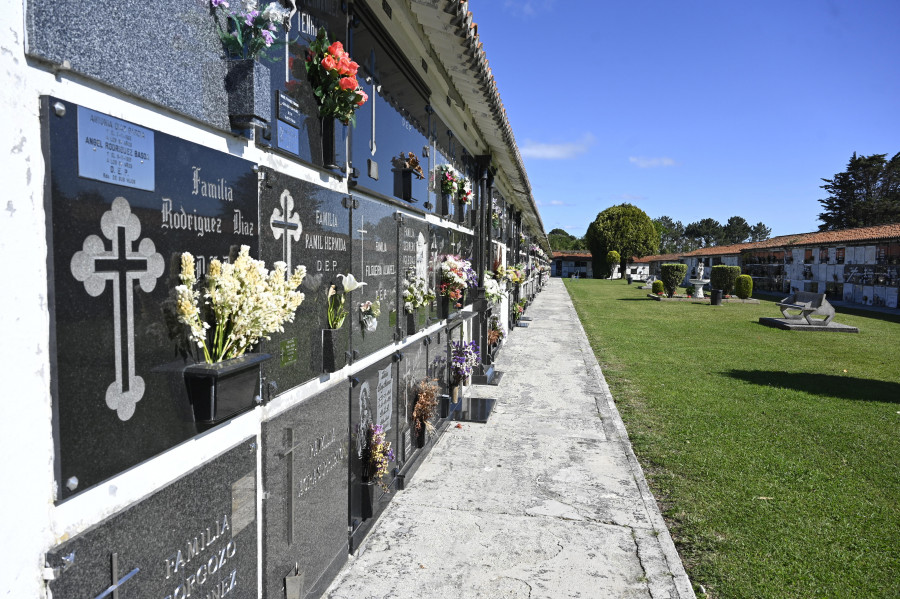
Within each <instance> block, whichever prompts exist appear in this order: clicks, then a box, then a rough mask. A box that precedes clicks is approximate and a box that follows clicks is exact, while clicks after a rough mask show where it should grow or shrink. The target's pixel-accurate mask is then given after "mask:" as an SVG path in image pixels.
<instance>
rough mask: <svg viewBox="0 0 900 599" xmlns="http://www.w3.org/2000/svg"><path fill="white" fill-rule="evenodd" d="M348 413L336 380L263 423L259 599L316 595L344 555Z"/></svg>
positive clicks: (344, 391)
mask: <svg viewBox="0 0 900 599" xmlns="http://www.w3.org/2000/svg"><path fill="white" fill-rule="evenodd" d="M348 410H349V404H348V392H347V385H346V384H342V385H339V386H337V387H334V388H332V389H330V390H328V391H325V392H323V393H320V394H318V395H316V396H314V397H311V398H310V399H308V400H306V401H304V402H302V403H301V404H299V405H297V406H295V407H293V408H291V409H289V410H288V411H286V412H284V413H282V414H279V415H278V416H276V417H275V418H273V419H272V420H270V421H268V422H265V423H263V428H262V439H263V485H264V487H265V490H266V493H267V495H266V496H267V500H266V501H265V503H264V504H263V522H264V523H265V529H264V534H263V539H264V541H263V555H264V559H263V561H264V563H265V577H264V583H263V584H264V591H265V592H264V596H265V597H268V598H272V599H283V598H284V597H285V596H286V595H285V593H286V590H287V587H288V585H290V586H291V587H292V591H294V592H296V591H299V594H296V595H294V596H296V597H300V598H301V599H302V598H304V597H308V596H313V597H317V596H319V594H321V592H322V591H323V590H324V588H325V586H327V584H328V582H329V581H330V580H331V576H330V575H329V574H330V573H333V572H334V571H335V570H336V569H338V568H340V566H341V565H342V564H343V563H344V562H345V561H346V559H347V553H348V552H347V548H348V545H347V468H348V463H349V456H350V452H349V449H348V447H349V445H348V443H349V438H348V436H347V422H348V419H349V413H348ZM288 596H291V595H288Z"/></svg>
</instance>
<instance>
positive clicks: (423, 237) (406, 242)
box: [398, 214, 435, 333]
mask: <svg viewBox="0 0 900 599" xmlns="http://www.w3.org/2000/svg"><path fill="white" fill-rule="evenodd" d="M429 235H430V232H429V227H428V223H426V222H425V221H424V220H422V219H421V218H417V217H415V216H412V215H410V214H403V215H402V219H401V222H400V247H399V263H400V269H399V270H400V280H401V283H400V292H401V296H400V297H399V298H398V303H399V305H400V320H401V324H402V325H403V327H404V328H405V327H406V324H405V321H406V318H407V312H406V311H405V309H404V307H403V296H402V293H403V289H404V288H405V285H403V280H412V278H413V277H421V278H423V279H425V281H426V282H427V284H428V288H429V289H432V290H434V289H435V284H434V278H433V276H434V271H433V270H431V269H429V268H428V265H429V247H428V246H429ZM431 310H432V306H424V307H422V308H419V309H417V310H416V311H415V320H416V330H420V329H422V328H424V327H425V326H426V325H427V324H428V323H427V318H428V316H429V315H430V312H431ZM406 332H407V333H409V332H408V331H406Z"/></svg>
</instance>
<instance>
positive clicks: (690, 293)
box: [684, 285, 694, 297]
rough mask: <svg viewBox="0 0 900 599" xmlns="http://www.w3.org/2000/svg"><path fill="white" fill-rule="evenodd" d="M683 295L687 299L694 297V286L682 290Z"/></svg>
mask: <svg viewBox="0 0 900 599" xmlns="http://www.w3.org/2000/svg"><path fill="white" fill-rule="evenodd" d="M684 294H685V295H686V296H688V297H694V286H693V285H688V286H687V287H685V288H684Z"/></svg>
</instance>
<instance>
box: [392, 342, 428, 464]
mask: <svg viewBox="0 0 900 599" xmlns="http://www.w3.org/2000/svg"><path fill="white" fill-rule="evenodd" d="M430 342H431V338H430V337H424V338H422V339H420V340H418V341H416V342H415V343H413V344H412V345H409V346H407V347H406V348H404V349H403V351H402V355H403V360H402V361H400V363H399V365H398V370H399V376H398V380H397V405H398V412H399V413H398V419H397V420H398V434H397V438H398V439H399V445H398V446H397V449H396V450H395V452H394V453H396V454H397V467H398V468H401V469H402V468H403V467H404V465H405V464H406V462H407V461H408V460H409V459H410V458H411V457H412V455H413V453H414V452H415V451H416V427H415V423H414V421H413V408H415V405H416V399H417V397H418V390H419V389H418V388H419V383H420V382H422V381H423V380H425V378H426V368H427V366H428V344H429V343H430ZM432 424H433V423H432Z"/></svg>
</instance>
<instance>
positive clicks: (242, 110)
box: [225, 58, 272, 129]
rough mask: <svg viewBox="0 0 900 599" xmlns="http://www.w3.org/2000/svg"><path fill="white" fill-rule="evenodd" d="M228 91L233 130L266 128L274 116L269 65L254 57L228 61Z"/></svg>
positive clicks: (226, 81)
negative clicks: (253, 58)
mask: <svg viewBox="0 0 900 599" xmlns="http://www.w3.org/2000/svg"><path fill="white" fill-rule="evenodd" d="M225 64H226V71H225V93H226V94H227V96H228V118H229V120H230V122H231V127H232V129H249V128H251V127H265V126H266V125H267V124H268V123H269V121H270V120H271V119H272V104H271V98H270V97H269V95H270V94H271V75H270V73H269V67H267V66H266V65H264V64H262V63H259V62H257V61H255V60H251V59H249V58H248V59H242V60H228V61H226V63H225Z"/></svg>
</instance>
